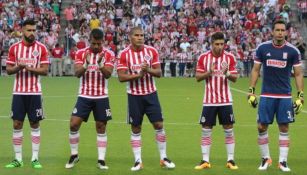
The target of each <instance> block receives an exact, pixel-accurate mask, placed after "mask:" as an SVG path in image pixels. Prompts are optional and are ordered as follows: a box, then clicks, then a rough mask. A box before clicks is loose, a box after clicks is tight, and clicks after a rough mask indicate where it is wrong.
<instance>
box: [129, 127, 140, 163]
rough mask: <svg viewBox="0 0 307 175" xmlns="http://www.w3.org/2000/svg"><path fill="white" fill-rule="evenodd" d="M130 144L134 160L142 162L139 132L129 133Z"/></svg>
mask: <svg viewBox="0 0 307 175" xmlns="http://www.w3.org/2000/svg"><path fill="white" fill-rule="evenodd" d="M130 144H131V146H132V151H133V154H134V159H135V162H140V163H141V162H142V158H141V153H142V141H141V133H137V134H134V133H131V140H130Z"/></svg>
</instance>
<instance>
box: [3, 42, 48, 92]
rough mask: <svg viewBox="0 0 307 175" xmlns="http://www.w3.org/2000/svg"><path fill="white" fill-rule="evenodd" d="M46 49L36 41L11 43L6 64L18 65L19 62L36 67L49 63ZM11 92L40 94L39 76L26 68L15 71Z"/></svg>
mask: <svg viewBox="0 0 307 175" xmlns="http://www.w3.org/2000/svg"><path fill="white" fill-rule="evenodd" d="M47 56H48V50H47V48H46V46H45V45H44V44H42V43H40V42H38V41H35V42H34V43H33V44H31V45H25V43H24V42H23V40H22V41H19V42H17V43H15V44H13V45H12V46H11V47H10V48H9V55H8V59H7V61H6V64H10V65H18V64H20V63H22V64H25V65H27V66H29V67H34V68H38V67H40V65H41V64H49V61H48V58H47ZM13 94H27V95H40V94H42V88H41V81H40V76H39V75H35V74H33V73H31V72H29V71H27V70H26V69H23V70H22V71H19V72H17V73H16V76H15V82H14V88H13Z"/></svg>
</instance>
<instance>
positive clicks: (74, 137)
mask: <svg viewBox="0 0 307 175" xmlns="http://www.w3.org/2000/svg"><path fill="white" fill-rule="evenodd" d="M79 138H80V134H79V131H70V133H69V144H70V151H71V155H76V154H78V146H79Z"/></svg>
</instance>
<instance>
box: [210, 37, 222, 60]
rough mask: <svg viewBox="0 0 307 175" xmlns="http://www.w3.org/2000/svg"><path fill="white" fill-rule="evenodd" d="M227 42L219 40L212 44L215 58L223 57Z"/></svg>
mask: <svg viewBox="0 0 307 175" xmlns="http://www.w3.org/2000/svg"><path fill="white" fill-rule="evenodd" d="M224 45H225V41H224V40H223V39H218V40H215V41H213V43H212V52H213V54H214V55H215V56H221V55H222V53H223V50H224Z"/></svg>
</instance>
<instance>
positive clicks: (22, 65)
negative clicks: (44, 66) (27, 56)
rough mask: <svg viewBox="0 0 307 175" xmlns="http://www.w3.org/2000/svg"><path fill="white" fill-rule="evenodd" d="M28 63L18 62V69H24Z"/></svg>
mask: <svg viewBox="0 0 307 175" xmlns="http://www.w3.org/2000/svg"><path fill="white" fill-rule="evenodd" d="M26 66H27V65H25V64H18V65H17V67H18V70H23V69H24V68H26Z"/></svg>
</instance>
